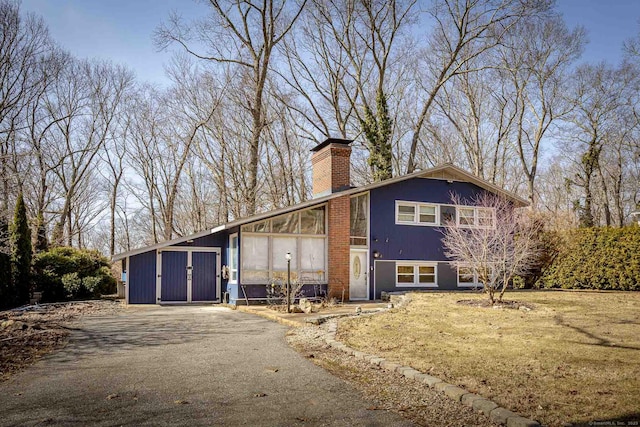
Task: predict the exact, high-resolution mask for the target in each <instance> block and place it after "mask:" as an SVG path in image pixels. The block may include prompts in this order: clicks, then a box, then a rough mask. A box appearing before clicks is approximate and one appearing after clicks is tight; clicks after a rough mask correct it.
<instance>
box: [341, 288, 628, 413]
mask: <svg viewBox="0 0 640 427" xmlns="http://www.w3.org/2000/svg"><path fill="white" fill-rule="evenodd" d="M470 298H478V299H482V298H484V296H480V295H477V294H470V293H468V292H465V293H420V294H413V295H412V302H411V303H410V304H409V305H408V306H407V307H405V308H401V309H394V310H391V311H389V312H387V313H384V314H380V315H376V316H369V317H364V318H355V319H350V320H346V321H343V322H342V323H341V324H340V329H339V335H338V337H339V339H341V340H343V341H344V342H345V343H347V344H348V345H350V346H352V347H354V348H357V349H360V350H362V351H366V352H371V353H376V354H380V355H381V356H382V357H385V358H387V359H390V360H396V361H399V362H402V363H403V364H408V365H411V366H413V367H414V368H416V369H419V370H421V371H424V372H429V373H430V374H432V375H435V376H438V377H440V378H443V379H445V380H447V381H449V382H452V383H455V384H458V385H460V386H462V387H464V388H466V389H467V390H469V391H471V392H475V393H478V394H481V395H483V396H486V397H488V398H491V399H493V400H495V401H496V402H498V403H499V404H500V405H502V406H505V407H507V408H509V409H511V410H513V411H516V412H519V413H521V414H523V415H525V416H528V417H531V418H534V419H536V420H538V421H540V422H542V423H544V424H548V425H562V424H563V423H567V422H570V423H584V422H588V421H591V420H610V419H620V418H625V417H627V418H629V417H630V418H631V419H634V418H635V419H639V418H640V404H639V403H638V402H640V310H639V307H640V293H630V292H588V291H583V292H576V291H546V292H544V291H539V292H510V293H507V294H506V295H505V299H507V300H517V301H520V302H524V303H526V304H527V305H529V306H532V307H533V310H532V311H529V312H524V311H520V310H513V309H492V308H481V307H472V306H466V305H461V304H457V301H458V300H461V299H470Z"/></svg>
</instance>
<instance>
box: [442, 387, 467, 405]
mask: <svg viewBox="0 0 640 427" xmlns="http://www.w3.org/2000/svg"><path fill="white" fill-rule="evenodd" d="M468 393H469V392H468V391H467V390H465V389H463V388H460V387H457V386H455V385H452V386H449V387H445V388H444V394H446V395H447V396H449V397H450V398H452V399H453V400H457V401H458V402H459V401H460V399H461V398H462V396H464V395H465V394H468Z"/></svg>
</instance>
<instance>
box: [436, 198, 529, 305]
mask: <svg viewBox="0 0 640 427" xmlns="http://www.w3.org/2000/svg"><path fill="white" fill-rule="evenodd" d="M452 201H453V204H455V205H456V206H457V210H458V215H456V217H457V218H452V219H450V220H447V221H446V222H445V223H444V224H442V225H443V227H442V229H441V232H442V234H443V238H442V244H443V247H444V254H445V255H446V256H447V257H449V258H450V259H451V263H452V264H453V265H454V266H456V267H457V268H458V269H460V268H462V269H468V270H469V271H470V272H473V274H475V275H477V278H478V282H479V283H481V284H482V286H483V290H484V292H485V293H486V294H487V295H488V296H489V301H490V302H491V304H495V302H496V294H497V301H498V302H501V301H502V297H503V296H504V293H505V291H506V289H507V286H508V285H509V283H511V282H512V280H513V279H514V278H515V277H516V276H523V275H526V274H527V273H529V271H530V270H531V269H532V268H533V267H535V266H536V265H537V260H538V257H539V253H540V251H541V245H540V242H539V239H538V236H539V234H540V229H541V223H540V221H536V220H535V219H534V218H533V215H532V214H531V212H530V211H529V210H526V209H518V208H517V207H516V206H514V204H513V202H511V201H509V200H507V199H506V198H504V197H501V196H498V195H494V194H490V193H483V194H481V195H479V196H476V197H475V198H473V199H472V200H470V201H467V200H463V199H462V198H461V197H460V196H457V195H453V196H452ZM464 205H474V206H476V207H484V208H486V209H487V210H484V212H485V213H486V212H487V211H489V212H491V215H490V216H489V217H487V216H486V214H485V215H484V216H483V218H482V220H480V221H478V218H475V220H473V219H469V217H468V216H467V217H464V218H463V217H462V216H461V214H462V211H461V209H460V208H461V207H464ZM475 215H478V214H477V213H476V214H475ZM463 219H464V220H463Z"/></svg>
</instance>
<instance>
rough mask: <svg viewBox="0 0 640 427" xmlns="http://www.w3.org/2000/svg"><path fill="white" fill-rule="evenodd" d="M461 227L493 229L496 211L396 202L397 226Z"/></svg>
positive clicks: (471, 207) (475, 207) (472, 207)
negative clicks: (456, 225) (453, 224)
mask: <svg viewBox="0 0 640 427" xmlns="http://www.w3.org/2000/svg"><path fill="white" fill-rule="evenodd" d="M451 223H456V224H458V225H459V226H461V227H493V226H494V223H495V215H494V210H493V209H491V208H484V207H477V206H454V205H442V204H435V203H420V202H405V201H396V224H407V225H431V226H444V225H446V224H451Z"/></svg>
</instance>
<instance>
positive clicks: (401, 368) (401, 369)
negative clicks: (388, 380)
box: [396, 366, 415, 375]
mask: <svg viewBox="0 0 640 427" xmlns="http://www.w3.org/2000/svg"><path fill="white" fill-rule="evenodd" d="M408 371H415V369H413V368H412V367H411V366H399V367H397V368H396V372H398V373H399V374H400V375H404V373H405V372H408Z"/></svg>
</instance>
